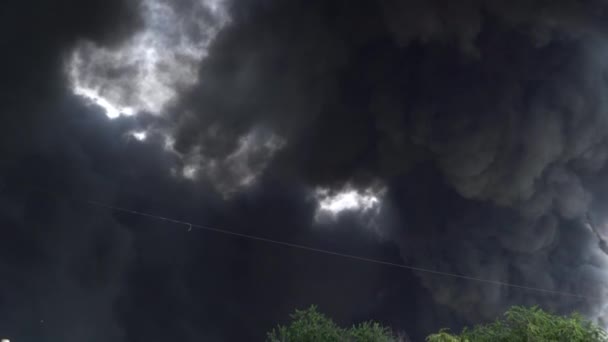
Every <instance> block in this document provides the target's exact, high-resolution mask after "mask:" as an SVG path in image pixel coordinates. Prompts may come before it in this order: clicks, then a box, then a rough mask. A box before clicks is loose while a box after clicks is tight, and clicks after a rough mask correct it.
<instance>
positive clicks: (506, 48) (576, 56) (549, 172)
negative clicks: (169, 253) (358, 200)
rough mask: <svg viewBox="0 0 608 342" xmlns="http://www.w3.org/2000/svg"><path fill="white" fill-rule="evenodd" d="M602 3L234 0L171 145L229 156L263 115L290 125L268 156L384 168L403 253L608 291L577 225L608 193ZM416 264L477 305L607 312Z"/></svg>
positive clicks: (489, 313) (358, 170) (578, 289)
mask: <svg viewBox="0 0 608 342" xmlns="http://www.w3.org/2000/svg"><path fill="white" fill-rule="evenodd" d="M605 10H606V6H605V4H604V3H602V2H600V1H591V2H587V3H582V2H573V1H556V2H550V3H547V2H542V1H508V2H507V1H467V2H464V3H462V2H459V3H458V4H456V3H452V2H448V1H388V2H382V3H381V4H371V3H367V4H365V5H361V6H357V7H356V6H353V5H351V4H349V3H346V2H326V1H323V2H314V1H313V2H311V1H306V2H296V3H293V2H290V3H289V4H286V3H281V2H272V1H270V2H269V1H266V2H261V3H260V2H255V3H254V2H244V3H234V4H233V6H232V16H233V23H232V24H231V25H230V26H229V27H227V28H226V29H225V30H224V31H222V32H221V33H220V35H219V36H218V37H217V40H216V41H215V42H214V44H213V45H212V47H211V49H210V53H209V57H208V59H207V60H206V61H205V62H204V63H203V65H202V68H201V70H200V73H199V79H200V80H201V83H200V85H199V86H198V87H196V88H194V89H193V90H192V91H191V92H189V93H188V94H187V95H185V96H184V97H183V99H182V101H181V102H180V103H179V104H178V105H176V106H175V107H174V108H173V109H172V112H171V114H170V115H169V118H170V120H172V121H173V122H175V125H174V129H173V133H172V134H174V137H175V148H176V149H177V150H178V151H180V152H181V153H192V151H198V153H201V154H202V155H209V156H212V157H213V158H218V156H220V157H219V158H222V157H221V156H229V155H230V154H231V153H233V152H234V151H235V150H236V149H237V148H238V147H237V145H236V144H235V142H237V141H238V140H239V137H244V136H246V135H247V134H248V132H250V131H251V130H252V129H254V127H256V126H258V125H261V124H262V125H264V126H265V127H267V128H268V129H269V130H270V131H272V132H274V134H277V135H279V136H281V137H283V138H284V139H285V141H286V147H285V148H284V149H283V150H282V151H281V152H280V153H278V154H277V155H275V156H274V158H273V161H272V162H271V166H270V168H271V169H269V171H268V172H272V173H275V174H280V175H282V176H283V177H289V178H290V179H297V180H299V181H301V182H303V183H305V184H308V185H309V186H311V187H314V186H324V187H329V188H331V187H334V188H336V189H339V188H341V187H343V186H344V185H345V184H351V185H352V184H356V185H357V186H359V187H361V188H365V187H366V186H367V185H369V184H372V183H374V182H378V181H379V180H380V181H383V182H385V183H386V184H388V185H389V186H388V192H389V194H388V199H387V201H389V202H390V201H391V194H392V196H393V197H392V200H393V204H394V205H395V207H396V208H397V211H398V212H399V216H400V218H399V223H395V224H394V226H393V227H390V228H389V227H387V229H389V230H390V231H391V234H392V236H393V239H394V241H396V242H397V243H398V244H399V245H400V246H401V253H402V256H403V258H404V260H406V261H407V263H413V264H416V265H421V266H427V267H431V268H433V269H438V270H443V271H448V272H453V273H460V274H466V275H470V276H475V277H480V278H485V279H492V280H498V281H504V282H512V283H517V284H524V285H528V286H534V287H542V288H546V289H549V290H555V291H563V292H572V293H581V294H583V293H584V294H588V295H592V296H596V297H605V296H606V291H607V290H608V288H607V285H608V273H607V272H606V267H607V266H608V257H607V256H606V255H604V254H603V253H602V251H601V250H600V249H599V248H598V245H597V241H596V240H595V237H594V235H593V234H592V233H591V232H590V231H589V230H587V229H586V228H585V226H584V222H585V220H584V219H585V215H586V214H587V213H588V212H589V211H590V210H591V208H592V204H594V203H595V207H594V208H597V210H606V209H607V208H603V207H602V203H600V202H594V201H596V200H595V197H594V195H595V193H594V189H595V188H596V187H597V186H598V185H597V182H601V180H602V179H603V178H605V177H604V176H603V174H604V173H605V172H604V164H605V161H606V158H607V157H608V154H607V152H608V149H607V147H608V146H606V138H607V132H608V116H606V110H607V107H606V103H605V98H606V97H605V96H606V93H607V92H606V91H607V90H608V89H607V82H606V76H605V75H606V72H607V69H606V66H607V65H606V60H607V59H606V57H607V56H608V55H607V54H606V52H607V51H608V49H607V46H608V45H607V44H608V40H607V39H606V36H605V34H606V31H605V27H604V26H605V25H604V24H603V22H604V19H605V16H604V12H605ZM278 28H280V29H278ZM206 132H208V133H206ZM430 177H433V178H430ZM391 184H393V186H392V187H391ZM406 204H407V205H408V206H410V208H407V207H406ZM426 206H428V207H431V208H432V210H431V209H420V208H424V207H426ZM411 208H418V209H419V210H413V209H411ZM420 278H421V281H422V282H423V283H424V285H425V286H426V287H427V288H428V289H429V290H430V291H431V292H432V293H433V295H434V297H435V300H436V301H437V302H439V303H441V304H444V305H446V306H447V307H450V308H452V309H453V310H455V311H456V312H459V313H460V314H462V315H464V316H465V317H468V318H469V319H485V318H490V317H493V316H494V315H496V314H497V313H499V312H500V310H503V309H504V308H505V306H506V305H508V304H514V303H524V304H532V303H540V304H542V305H544V306H546V307H549V308H551V309H555V310H562V311H566V310H571V309H578V310H583V311H584V312H585V313H586V314H588V315H590V316H592V317H601V316H603V315H605V314H606V312H604V308H603V306H604V304H605V303H603V302H601V301H600V302H597V301H595V302H589V301H585V300H581V299H572V298H568V297H565V298H564V297H560V296H554V295H553V296H552V295H546V294H538V293H534V292H525V291H521V290H512V289H508V288H501V287H495V286H488V285H485V284H476V283H474V282H463V281H461V280H450V279H445V278H438V277H436V276H428V275H423V274H421V275H420Z"/></svg>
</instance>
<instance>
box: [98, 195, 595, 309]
mask: <svg viewBox="0 0 608 342" xmlns="http://www.w3.org/2000/svg"><path fill="white" fill-rule="evenodd" d="M86 203H88V204H90V205H93V206H97V207H101V208H105V209H108V210H112V211H116V212H123V213H128V214H132V215H138V216H143V217H147V218H151V219H156V220H161V221H165V222H169V223H173V224H179V225H183V226H185V227H187V228H188V231H191V230H193V229H197V230H206V231H211V232H216V233H221V234H226V235H231V236H236V237H240V238H245V239H250V240H255V241H261V242H266V243H271V244H276V245H281V246H285V247H291V248H297V249H300V250H305V251H310V252H316V253H322V254H326V255H333V256H339V257H342V258H347V259H351V260H357V261H364V262H369V263H374V264H379V265H385V266H392V267H398V268H402V269H407V270H411V271H417V272H423V273H429V274H434V275H441V276H446V277H452V278H458V279H464V280H470V281H477V282H481V283H486V284H491V285H496V286H505V287H510V288H515V289H520V290H528V291H535V292H541V293H547V294H553V295H559V296H566V297H574V298H580V299H589V300H599V299H601V298H599V297H590V296H585V295H580V294H576V293H570V292H562V291H555V290H549V289H543V288H539V287H532V286H524V285H519V284H513V283H508V282H503V281H497V280H490V279H484V278H478V277H473V276H468V275H464V274H457V273H450V272H443V271H438V270H433V269H429V268H423V267H417V266H410V265H405V264H398V263H394V262H390V261H384V260H378V259H372V258H366V257H361V256H357V255H352V254H346V253H340V252H335V251H331V250H327V249H321V248H315V247H310V246H305V245H300V244H296V243H291V242H285V241H280V240H274V239H269V238H265V237H260V236H256V235H250V234H243V233H238V232H234V231H230V230H226V229H220V228H214V227H209V226H203V225H200V224H195V223H192V222H188V221H182V220H177V219H173V218H170V217H164V216H160V215H154V214H150V213H146V212H141V211H136V210H131V209H127V208H123V207H117V206H113V205H109V204H106V203H102V202H99V201H92V200H87V201H86Z"/></svg>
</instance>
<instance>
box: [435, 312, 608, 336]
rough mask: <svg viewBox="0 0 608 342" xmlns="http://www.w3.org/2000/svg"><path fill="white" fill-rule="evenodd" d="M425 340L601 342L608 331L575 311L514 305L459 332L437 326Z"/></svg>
mask: <svg viewBox="0 0 608 342" xmlns="http://www.w3.org/2000/svg"><path fill="white" fill-rule="evenodd" d="M426 340H427V342H532V341H534V342H604V341H608V334H607V333H606V331H604V330H603V329H602V328H600V327H599V326H597V325H595V324H594V323H592V322H590V321H588V320H586V319H584V318H583V317H582V316H580V315H579V314H576V313H575V314H572V315H570V316H565V317H562V316H555V315H551V314H549V313H546V312H544V311H543V310H541V309H539V308H538V307H532V308H524V307H519V306H515V307H512V308H511V309H509V310H508V311H507V312H506V313H505V315H504V317H502V318H500V319H498V320H496V321H495V322H493V323H490V324H487V325H478V326H476V327H474V328H473V329H467V328H465V329H464V330H463V331H462V332H461V333H460V334H451V333H450V332H449V331H447V330H441V331H440V332H439V333H437V334H433V335H430V336H429V337H427V339H426Z"/></svg>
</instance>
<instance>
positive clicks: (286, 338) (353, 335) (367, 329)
mask: <svg viewBox="0 0 608 342" xmlns="http://www.w3.org/2000/svg"><path fill="white" fill-rule="evenodd" d="M267 341H268V342H397V341H400V339H399V338H397V337H394V336H393V334H392V333H391V331H390V329H388V328H386V327H383V326H381V325H380V324H378V323H376V322H364V323H360V324H358V325H353V326H352V327H350V328H346V329H345V328H341V327H339V326H337V325H336V324H335V323H334V322H333V321H332V320H331V319H329V318H327V317H326V316H325V315H323V314H322V313H320V312H319V311H317V307H316V306H311V307H310V308H308V309H306V310H296V312H295V313H294V314H292V315H291V323H290V324H289V325H288V326H281V325H279V326H278V327H276V328H275V329H273V330H272V331H271V332H269V333H268V338H267Z"/></svg>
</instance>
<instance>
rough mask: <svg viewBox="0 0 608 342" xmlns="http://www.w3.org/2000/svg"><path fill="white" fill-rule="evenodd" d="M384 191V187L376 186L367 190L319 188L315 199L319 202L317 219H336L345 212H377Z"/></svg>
mask: <svg viewBox="0 0 608 342" xmlns="http://www.w3.org/2000/svg"><path fill="white" fill-rule="evenodd" d="M383 192H384V189H383V188H374V187H372V188H368V189H365V190H359V189H354V188H351V187H345V188H344V189H342V190H340V191H337V192H332V191H330V190H329V189H324V188H318V189H316V191H315V199H316V200H317V203H318V207H317V215H316V219H317V221H322V220H324V219H327V218H331V219H335V218H337V216H338V215H340V214H341V213H343V212H356V213H359V214H369V213H371V214H377V213H378V212H379V210H380V206H381V197H382V194H383Z"/></svg>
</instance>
